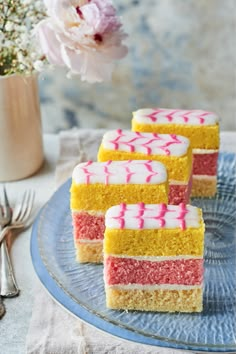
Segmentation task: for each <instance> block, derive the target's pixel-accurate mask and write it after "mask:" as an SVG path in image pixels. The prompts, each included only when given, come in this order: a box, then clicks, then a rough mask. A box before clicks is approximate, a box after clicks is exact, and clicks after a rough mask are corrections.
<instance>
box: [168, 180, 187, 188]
mask: <svg viewBox="0 0 236 354" xmlns="http://www.w3.org/2000/svg"><path fill="white" fill-rule="evenodd" d="M169 185H170V186H171V185H172V186H187V185H188V182H182V181H175V180H173V179H170V180H169Z"/></svg>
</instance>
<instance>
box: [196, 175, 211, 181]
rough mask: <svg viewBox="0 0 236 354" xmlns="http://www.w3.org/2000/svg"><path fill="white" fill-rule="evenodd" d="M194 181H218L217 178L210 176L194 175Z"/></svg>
mask: <svg viewBox="0 0 236 354" xmlns="http://www.w3.org/2000/svg"><path fill="white" fill-rule="evenodd" d="M193 179H197V180H201V179H202V180H209V181H216V176H208V175H193Z"/></svg>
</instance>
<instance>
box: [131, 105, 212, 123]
mask: <svg viewBox="0 0 236 354" xmlns="http://www.w3.org/2000/svg"><path fill="white" fill-rule="evenodd" d="M133 119H134V120H135V121H137V122H139V123H142V124H150V123H151V124H170V123H172V124H182V125H204V126H205V125H214V124H217V123H218V122H219V118H218V117H217V116H216V114H215V113H213V112H208V111H203V110H183V109H166V108H145V109H139V110H138V111H136V112H134V113H133Z"/></svg>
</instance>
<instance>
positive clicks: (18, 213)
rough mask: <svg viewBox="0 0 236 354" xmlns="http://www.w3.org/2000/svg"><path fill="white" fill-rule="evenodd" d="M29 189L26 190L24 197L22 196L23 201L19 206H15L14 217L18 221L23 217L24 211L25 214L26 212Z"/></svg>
mask: <svg viewBox="0 0 236 354" xmlns="http://www.w3.org/2000/svg"><path fill="white" fill-rule="evenodd" d="M27 193H28V192H27V191H24V193H23V197H22V201H21V203H20V204H19V205H18V206H17V208H15V210H14V211H15V213H14V217H13V219H14V220H15V221H18V220H19V219H21V217H22V213H23V214H24V213H25V208H26V206H27V204H26V200H27Z"/></svg>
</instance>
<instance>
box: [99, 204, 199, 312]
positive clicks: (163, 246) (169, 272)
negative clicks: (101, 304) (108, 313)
mask: <svg viewBox="0 0 236 354" xmlns="http://www.w3.org/2000/svg"><path fill="white" fill-rule="evenodd" d="M105 225H106V229H105V235H104V281H105V291H106V304H107V307H108V308H111V309H124V310H141V311H168V312H176V311H180V312H201V311H202V308H203V300H202V299H203V296H202V295H203V249H204V229H205V226H204V222H203V218H202V211H201V209H198V208H196V207H193V206H190V205H184V204H180V205H178V206H176V205H166V204H144V203H138V204H131V205H128V204H124V203H122V204H120V205H116V206H113V207H111V208H110V209H108V211H107V213H106V219H105Z"/></svg>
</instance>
